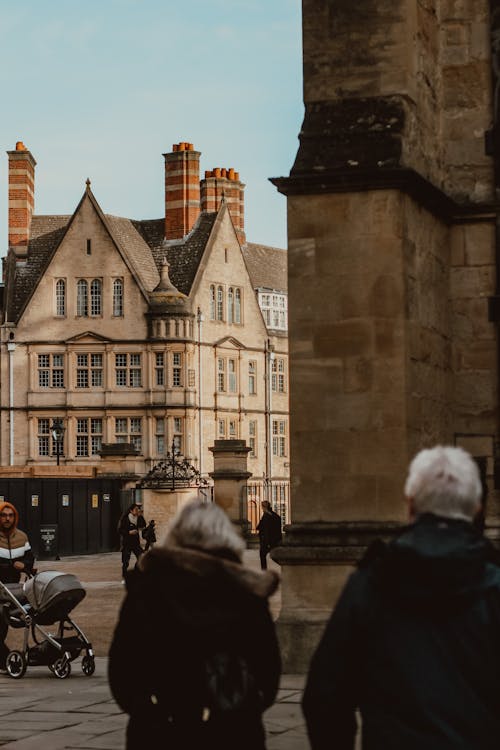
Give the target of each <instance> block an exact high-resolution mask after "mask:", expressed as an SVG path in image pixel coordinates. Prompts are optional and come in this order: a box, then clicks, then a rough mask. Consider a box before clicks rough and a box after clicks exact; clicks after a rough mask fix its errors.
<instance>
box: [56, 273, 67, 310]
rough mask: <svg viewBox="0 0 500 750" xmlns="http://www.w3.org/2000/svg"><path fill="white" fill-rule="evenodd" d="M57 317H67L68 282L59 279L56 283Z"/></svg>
mask: <svg viewBox="0 0 500 750" xmlns="http://www.w3.org/2000/svg"><path fill="white" fill-rule="evenodd" d="M56 315H59V316H60V317H64V315H66V282H65V281H64V279H59V281H58V282H57V283H56Z"/></svg>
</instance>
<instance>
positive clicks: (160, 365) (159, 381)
mask: <svg viewBox="0 0 500 750" xmlns="http://www.w3.org/2000/svg"><path fill="white" fill-rule="evenodd" d="M153 354H154V358H155V366H154V371H155V387H156V388H162V387H164V386H166V385H167V378H166V369H165V359H166V358H165V352H163V351H162V352H156V351H155V352H153Z"/></svg>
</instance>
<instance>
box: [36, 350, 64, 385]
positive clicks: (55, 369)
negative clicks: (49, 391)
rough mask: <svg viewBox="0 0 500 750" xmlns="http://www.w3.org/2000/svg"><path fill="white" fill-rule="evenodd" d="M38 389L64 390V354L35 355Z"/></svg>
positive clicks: (44, 353) (43, 353)
mask: <svg viewBox="0 0 500 750" xmlns="http://www.w3.org/2000/svg"><path fill="white" fill-rule="evenodd" d="M37 373H38V380H37V382H38V388H41V389H43V390H45V389H46V388H56V389H58V390H59V389H61V388H64V387H65V385H64V383H65V377H64V354H63V353H62V352H41V353H39V354H37Z"/></svg>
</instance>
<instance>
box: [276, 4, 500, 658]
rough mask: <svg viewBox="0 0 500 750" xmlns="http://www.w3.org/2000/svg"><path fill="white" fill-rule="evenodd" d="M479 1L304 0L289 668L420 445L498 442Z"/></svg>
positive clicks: (288, 185)
mask: <svg viewBox="0 0 500 750" xmlns="http://www.w3.org/2000/svg"><path fill="white" fill-rule="evenodd" d="M459 5H460V8H459V7H458V6H459ZM487 5H488V4H487V0H479V1H478V3H474V4H472V3H471V4H469V5H468V6H467V7H468V9H467V12H465V11H463V8H462V5H461V4H457V3H455V4H454V3H445V4H444V6H446V12H444V8H443V9H441V10H443V14H444V15H443V18H440V17H439V16H438V15H436V13H435V12H434V9H433V7H431V6H430V5H429V7H428V8H424V7H423V6H421V5H419V4H417V3H416V2H415V0H393V2H391V3H380V2H375V0H368V1H367V2H364V3H361V4H360V3H358V4H353V3H351V4H347V3H345V2H341V1H340V0H303V19H304V40H303V49H304V103H305V117H304V123H303V126H302V130H301V134H300V147H299V151H298V154H297V157H296V160H295V163H294V165H293V167H292V170H291V172H290V176H289V177H286V178H277V179H274V180H273V183H274V184H275V185H276V186H277V187H278V189H279V190H280V191H281V192H282V193H284V194H285V195H287V198H288V238H289V242H288V263H289V266H288V271H289V347H290V385H291V389H290V422H291V435H290V439H291V478H292V499H291V516H292V523H291V525H290V526H289V527H288V528H287V529H286V531H287V533H286V535H285V541H284V544H283V546H282V547H280V548H278V549H277V550H276V551H275V552H274V554H273V557H274V559H275V560H276V561H277V562H279V563H280V565H281V566H282V579H283V585H282V610H281V614H280V618H279V620H278V627H279V633H280V638H281V643H282V648H283V658H284V669H285V671H288V672H300V671H304V670H306V669H307V667H308V664H309V660H310V656H311V653H312V651H313V649H314V647H315V646H316V643H317V641H318V638H319V636H320V634H321V632H322V630H323V628H324V625H325V622H326V620H327V618H328V616H329V614H330V612H331V609H332V606H333V604H334V603H335V600H336V598H337V596H338V593H339V591H340V589H341V587H342V586H343V584H344V582H345V579H346V575H347V574H348V572H349V570H351V569H352V565H353V564H354V563H355V562H356V560H358V559H359V557H360V556H361V555H362V554H363V551H364V550H365V549H366V546H367V545H368V544H369V543H370V541H371V540H372V539H373V538H374V537H383V538H390V537H391V536H392V535H393V534H394V533H395V532H396V530H397V529H398V525H399V524H400V523H401V522H403V521H404V520H405V518H406V508H405V503H404V498H403V486H404V479H405V474H406V468H407V465H408V462H409V460H410V458H411V457H412V456H413V455H414V453H415V452H416V451H417V450H418V449H419V448H421V447H423V446H425V445H432V444H435V443H437V442H445V443H456V444H467V443H468V442H469V443H470V439H469V438H470V437H472V436H475V437H477V436H478V435H481V436H483V437H484V440H482V441H479V442H478V447H477V449H478V450H480V451H481V453H480V455H486V454H488V457H489V458H490V459H491V458H492V455H493V446H494V436H495V435H496V434H497V433H498V426H497V423H496V414H497V395H496V394H497V385H496V381H497V376H498V375H497V364H496V360H495V349H494V347H495V329H494V326H493V325H492V324H491V323H490V322H489V321H488V311H487V298H488V296H489V295H491V294H492V293H493V292H494V244H493V243H494V231H493V230H494V223H495V211H494V208H493V205H492V200H493V197H494V196H493V193H492V184H493V183H492V163H491V159H490V158H489V157H488V156H487V155H485V153H484V144H483V141H484V138H483V136H484V131H485V130H486V129H487V128H488V126H489V123H490V121H491V101H490V99H491V92H490V91H489V90H488V85H489V71H488V58H489V51H488V49H483V47H484V45H487V43H488V33H487V31H488V30H487V19H488V13H487ZM417 11H418V12H417ZM442 23H445V25H446V33H443V27H442ZM472 38H473V39H475V43H474V44H470V43H469V41H468V40H470V39H472ZM381 40H383V43H382V41H381ZM480 40H481V41H480ZM471 76H473V77H475V79H476V80H478V81H482V82H483V85H482V86H481V84H479V85H478V86H476V87H475V88H474V89H473V91H472V89H471V88H470V87H469V85H468V84H467V81H468V80H469V79H470V77H471ZM476 134H477V136H476ZM472 381H474V385H473V384H472ZM486 443H487V445H486ZM490 464H491V465H492V461H490Z"/></svg>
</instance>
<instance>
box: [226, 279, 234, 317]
mask: <svg viewBox="0 0 500 750" xmlns="http://www.w3.org/2000/svg"><path fill="white" fill-rule="evenodd" d="M233 319H234V291H233V287H232V286H230V287H229V289H228V292H227V322H228V323H232V322H233Z"/></svg>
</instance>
